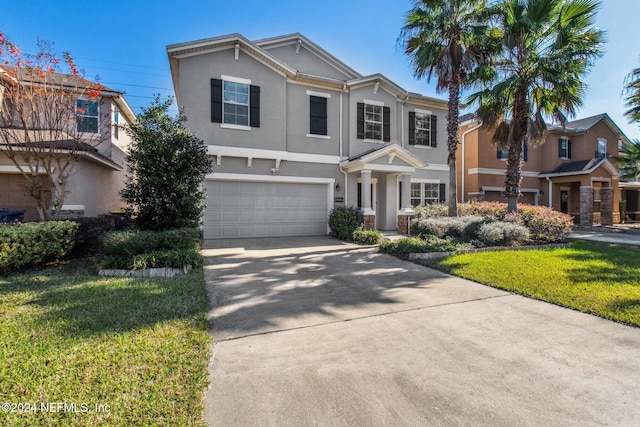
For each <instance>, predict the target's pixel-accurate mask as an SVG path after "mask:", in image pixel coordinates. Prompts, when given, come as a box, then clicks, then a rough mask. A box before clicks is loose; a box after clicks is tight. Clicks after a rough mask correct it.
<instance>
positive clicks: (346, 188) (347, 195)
mask: <svg viewBox="0 0 640 427" xmlns="http://www.w3.org/2000/svg"><path fill="white" fill-rule="evenodd" d="M346 90H347V84H346V83H345V84H343V85H342V90H341V91H340V137H339V138H338V140H339V141H340V163H342V157H343V152H342V151H343V149H342V126H343V117H342V114H343V108H342V94H343V93H344V92H345V91H346ZM338 165H339V164H338ZM339 167H340V172H342V174H343V175H344V205H345V206H347V200H349V185H347V172H345V171H344V170H343V169H342V166H339Z"/></svg>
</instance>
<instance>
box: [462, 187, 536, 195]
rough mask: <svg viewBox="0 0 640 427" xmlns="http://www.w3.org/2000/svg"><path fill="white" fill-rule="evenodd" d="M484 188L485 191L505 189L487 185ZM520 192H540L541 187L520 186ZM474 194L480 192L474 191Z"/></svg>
mask: <svg viewBox="0 0 640 427" xmlns="http://www.w3.org/2000/svg"><path fill="white" fill-rule="evenodd" d="M482 190H483V191H504V187H487V186H484V185H483V186H482ZM520 192H521V193H539V192H540V189H538V188H520ZM474 194H478V193H474Z"/></svg>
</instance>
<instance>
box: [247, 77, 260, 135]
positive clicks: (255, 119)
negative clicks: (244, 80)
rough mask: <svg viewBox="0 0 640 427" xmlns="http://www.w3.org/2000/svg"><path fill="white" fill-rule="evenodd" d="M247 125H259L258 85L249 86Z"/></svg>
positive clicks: (257, 126) (253, 126)
mask: <svg viewBox="0 0 640 427" xmlns="http://www.w3.org/2000/svg"><path fill="white" fill-rule="evenodd" d="M249 126H251V127H252V128H259V127H260V86H253V85H251V86H250V88H249Z"/></svg>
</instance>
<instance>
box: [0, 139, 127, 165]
mask: <svg viewBox="0 0 640 427" xmlns="http://www.w3.org/2000/svg"><path fill="white" fill-rule="evenodd" d="M8 150H9V149H8V148H7V147H6V145H0V151H8ZM13 150H14V151H27V150H26V149H24V148H16V147H14V148H13ZM47 154H74V155H76V156H78V157H81V158H85V159H88V160H91V161H92V162H94V163H99V164H101V165H103V166H106V167H108V168H109V169H113V170H118V171H121V170H123V167H122V166H120V165H119V164H117V163H115V162H113V161H111V160H109V159H105V158H103V157H102V156H98V155H96V154H94V153H89V152H86V151H82V150H76V151H75V152H72V151H71V150H68V149H61V148H56V149H53V150H49V149H47Z"/></svg>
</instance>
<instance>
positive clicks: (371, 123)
mask: <svg viewBox="0 0 640 427" xmlns="http://www.w3.org/2000/svg"><path fill="white" fill-rule="evenodd" d="M364 125H365V126H364V127H365V130H364V137H365V139H374V140H380V141H381V140H382V107H381V106H380V105H369V104H365V106H364Z"/></svg>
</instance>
